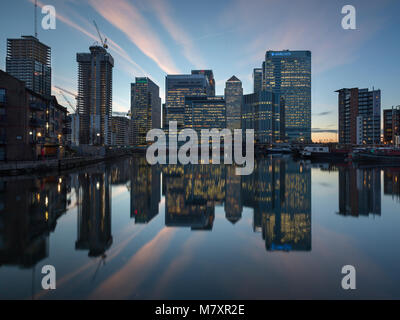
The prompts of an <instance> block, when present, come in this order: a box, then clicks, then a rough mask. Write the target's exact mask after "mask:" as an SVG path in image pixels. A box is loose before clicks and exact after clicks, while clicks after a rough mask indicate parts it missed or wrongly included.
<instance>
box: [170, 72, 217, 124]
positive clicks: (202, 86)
mask: <svg viewBox="0 0 400 320" xmlns="http://www.w3.org/2000/svg"><path fill="white" fill-rule="evenodd" d="M165 88H166V93H165V94H166V97H165V103H166V107H165V109H164V110H165V111H166V115H165V120H166V123H165V124H164V128H165V129H166V130H168V128H169V123H170V122H172V121H175V122H177V126H178V130H181V129H183V128H184V126H185V98H186V97H197V96H202V97H207V96H211V93H212V86H211V85H210V82H209V80H208V77H207V76H206V75H205V74H190V75H168V76H167V77H166V86H165Z"/></svg>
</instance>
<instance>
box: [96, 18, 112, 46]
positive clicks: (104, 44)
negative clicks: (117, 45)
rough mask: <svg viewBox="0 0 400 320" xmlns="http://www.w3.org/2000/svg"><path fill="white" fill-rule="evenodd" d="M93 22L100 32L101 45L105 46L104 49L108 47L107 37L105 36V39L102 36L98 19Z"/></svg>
mask: <svg viewBox="0 0 400 320" xmlns="http://www.w3.org/2000/svg"><path fill="white" fill-rule="evenodd" d="M93 24H94V26H95V27H96V30H97V33H98V35H99V38H100V41H101V45H102V46H103V48H104V49H108V44H107V38H105V39H104V40H103V37H102V36H101V33H100V30H99V27H98V26H97V23H96V21H94V20H93Z"/></svg>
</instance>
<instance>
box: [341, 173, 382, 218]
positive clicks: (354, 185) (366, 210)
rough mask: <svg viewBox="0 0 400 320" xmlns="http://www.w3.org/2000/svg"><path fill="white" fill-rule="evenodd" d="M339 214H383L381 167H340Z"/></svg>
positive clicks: (356, 215) (353, 215)
mask: <svg viewBox="0 0 400 320" xmlns="http://www.w3.org/2000/svg"><path fill="white" fill-rule="evenodd" d="M339 214H340V215H343V216H352V217H359V216H369V215H378V216H380V215H381V169H380V168H369V169H361V168H353V167H339Z"/></svg>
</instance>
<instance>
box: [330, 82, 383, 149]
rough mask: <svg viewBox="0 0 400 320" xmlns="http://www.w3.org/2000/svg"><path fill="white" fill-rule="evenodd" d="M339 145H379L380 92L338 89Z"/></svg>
mask: <svg viewBox="0 0 400 320" xmlns="http://www.w3.org/2000/svg"><path fill="white" fill-rule="evenodd" d="M336 92H337V93H338V101H339V143H342V144H353V145H363V144H380V143H381V91H380V90H372V91H369V90H368V89H358V88H352V89H347V88H344V89H340V90H338V91H336Z"/></svg>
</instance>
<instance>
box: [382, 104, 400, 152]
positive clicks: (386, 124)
mask: <svg viewBox="0 0 400 320" xmlns="http://www.w3.org/2000/svg"><path fill="white" fill-rule="evenodd" d="M383 142H384V143H385V144H394V145H399V144H400V106H397V107H393V108H392V109H386V110H383Z"/></svg>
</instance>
